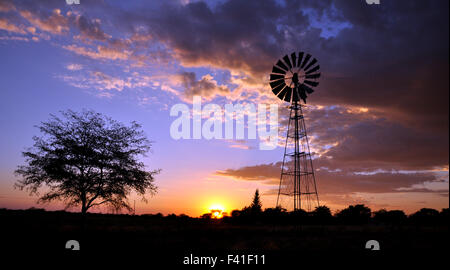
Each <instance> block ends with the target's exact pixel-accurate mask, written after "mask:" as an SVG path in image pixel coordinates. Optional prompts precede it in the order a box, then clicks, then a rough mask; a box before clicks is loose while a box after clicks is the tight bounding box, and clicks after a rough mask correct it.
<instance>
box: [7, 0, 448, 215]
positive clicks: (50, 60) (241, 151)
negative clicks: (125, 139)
mask: <svg viewBox="0 0 450 270" xmlns="http://www.w3.org/2000/svg"><path fill="white" fill-rule="evenodd" d="M448 5H449V2H448V1H447V0H436V1H420V0H417V1H412V0H403V1H401V0H399V1H387V0H385V1H383V0H381V4H380V5H368V4H366V2H365V1H364V0H360V1H359V0H357V1H336V0H333V1H331V0H328V1H327V0H324V1H319V0H298V1H295V0H293V1H282V0H280V1H275V0H274V1H269V0H267V1H236V0H220V1H206V2H203V1H189V0H179V1H112V0H111V1H108V0H103V1H102V0H80V4H79V5H67V4H66V2H65V1H64V0H43V1H31V0H30V1H9V0H0V113H1V114H0V123H1V132H0V149H1V152H0V208H4V207H5V208H13V209H26V208H29V207H44V208H46V209H63V205H62V204H61V203H52V204H49V205H37V204H36V197H30V196H29V195H28V194H27V193H26V192H25V191H20V190H16V189H14V187H13V184H14V182H15V181H16V180H17V179H18V178H17V177H16V176H15V175H14V173H13V172H14V170H15V169H16V167H17V166H18V165H20V164H23V163H24V159H23V157H22V156H21V151H23V150H25V149H26V148H27V147H30V146H32V144H33V141H32V136H34V135H39V132H38V129H37V128H36V127H34V126H35V125H37V124H39V123H40V122H41V121H45V120H47V119H48V118H49V114H51V113H53V114H57V113H58V111H61V110H67V109H72V110H75V111H80V110H82V109H84V108H85V109H93V110H95V111H97V112H100V113H103V114H105V115H108V116H110V117H112V118H113V119H116V120H118V121H121V122H123V123H126V124H128V123H130V122H131V121H137V122H138V123H140V124H142V126H143V129H144V131H145V133H146V134H147V136H148V137H149V139H150V140H152V141H153V142H154V143H153V151H152V153H150V154H149V155H148V156H147V157H145V158H143V160H144V162H145V164H146V165H148V168H149V169H150V170H153V169H157V168H160V169H161V170H162V171H161V173H160V174H159V175H157V176H156V185H157V186H158V187H159V191H158V193H157V194H156V195H155V196H154V197H148V199H149V200H148V203H147V204H146V203H144V202H141V200H140V199H139V197H136V212H137V213H139V214H141V213H158V212H161V213H163V214H169V213H175V214H181V213H185V214H188V215H192V216H199V215H201V214H202V213H204V212H207V211H209V209H210V207H211V206H213V205H215V206H222V207H224V211H230V210H232V209H237V208H242V207H244V206H246V205H249V204H250V203H251V200H252V196H253V194H254V192H255V190H256V189H257V188H258V189H259V190H260V194H261V198H262V203H263V207H264V208H266V207H274V206H275V201H276V196H275V195H273V194H274V190H277V188H278V183H279V177H280V164H281V161H282V157H283V150H284V149H283V144H282V140H283V139H282V138H283V131H284V128H285V125H286V123H287V119H286V115H287V113H288V110H287V103H283V102H282V101H280V100H279V99H277V98H276V97H275V96H274V95H273V94H272V92H271V90H270V86H269V84H268V80H269V74H270V72H271V69H272V65H273V64H274V63H276V61H277V60H278V59H279V58H280V57H282V56H284V55H286V54H290V53H292V52H294V51H296V52H298V51H305V52H308V53H311V54H312V55H313V56H314V57H315V58H317V59H318V60H319V62H320V66H321V72H322V76H321V79H320V85H319V86H318V87H317V88H316V91H315V92H314V93H313V94H312V95H311V96H310V97H309V99H308V106H307V108H306V109H305V116H306V125H307V128H308V132H309V135H310V143H311V147H312V150H313V151H314V153H315V155H314V161H313V162H314V167H315V168H316V180H317V185H318V192H319V197H320V201H321V204H324V205H327V206H329V207H330V208H331V209H332V210H333V211H336V210H338V209H342V208H344V207H346V206H348V205H349V204H357V203H358V204H359V203H362V204H366V205H368V206H369V207H371V208H372V210H378V209H380V208H386V209H402V210H404V211H405V212H407V213H411V212H414V211H417V210H418V209H420V208H423V207H429V208H435V209H438V210H440V209H441V208H446V207H448V206H449V193H448V191H449V173H448V168H449V101H448V99H449V77H448V74H449V63H448V61H449V34H448V33H449V13H448V12H449V6H448ZM193 96H201V97H202V103H203V105H205V104H208V103H215V104H218V105H220V106H221V107H223V106H224V105H225V104H230V103H232V104H237V103H242V104H247V103H251V104H278V105H279V120H280V121H279V124H280V127H279V128H280V133H279V137H280V142H279V147H277V148H276V149H275V150H260V149H259V147H258V143H259V141H258V140H254V139H245V140H225V139H222V140H216V139H212V140H206V139H199V140H193V139H191V140H185V139H180V140H174V139H173V138H172V137H171V136H170V125H171V123H172V122H173V121H174V120H175V119H176V117H171V116H170V114H169V113H170V108H171V107H172V106H173V105H175V104H178V103H185V104H187V105H188V106H189V108H192V100H193ZM130 200H131V201H132V202H133V200H134V196H132V197H131V199H130ZM73 210H77V209H73ZM97 211H103V212H106V211H107V210H106V209H97Z"/></svg>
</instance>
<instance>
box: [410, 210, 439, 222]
mask: <svg viewBox="0 0 450 270" xmlns="http://www.w3.org/2000/svg"><path fill="white" fill-rule="evenodd" d="M439 216H440V215H439V211H437V210H435V209H431V208H422V209H420V210H419V211H417V212H415V213H414V214H412V215H410V216H409V219H410V221H411V222H412V223H413V224H416V225H432V224H437V223H438V221H439Z"/></svg>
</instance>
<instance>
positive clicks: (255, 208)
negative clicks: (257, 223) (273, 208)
mask: <svg viewBox="0 0 450 270" xmlns="http://www.w3.org/2000/svg"><path fill="white" fill-rule="evenodd" d="M250 209H251V211H252V212H253V213H261V212H262V204H261V199H260V197H259V190H258V189H256V191H255V196H253V201H252V204H251V205H250Z"/></svg>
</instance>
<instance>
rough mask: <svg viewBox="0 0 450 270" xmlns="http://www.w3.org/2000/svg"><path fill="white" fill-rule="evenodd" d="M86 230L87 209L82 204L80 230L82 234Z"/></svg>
mask: <svg viewBox="0 0 450 270" xmlns="http://www.w3.org/2000/svg"><path fill="white" fill-rule="evenodd" d="M86 229H87V207H86V205H85V203H84V202H83V205H82V206H81V230H82V232H83V233H84V232H86Z"/></svg>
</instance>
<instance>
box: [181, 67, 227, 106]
mask: <svg viewBox="0 0 450 270" xmlns="http://www.w3.org/2000/svg"><path fill="white" fill-rule="evenodd" d="M175 81H178V83H180V84H181V85H182V86H183V87H184V89H185V91H184V93H183V94H184V97H185V99H186V100H187V101H189V100H190V101H192V97H193V96H201V97H202V98H205V99H207V100H211V99H212V98H214V97H215V96H226V95H227V94H229V93H230V89H229V88H228V87H227V86H225V85H219V84H218V83H217V81H216V80H214V78H213V77H212V76H211V75H210V74H207V75H204V76H202V78H201V79H200V80H197V78H196V74H195V73H194V72H182V73H180V74H178V75H177V76H176V77H175Z"/></svg>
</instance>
